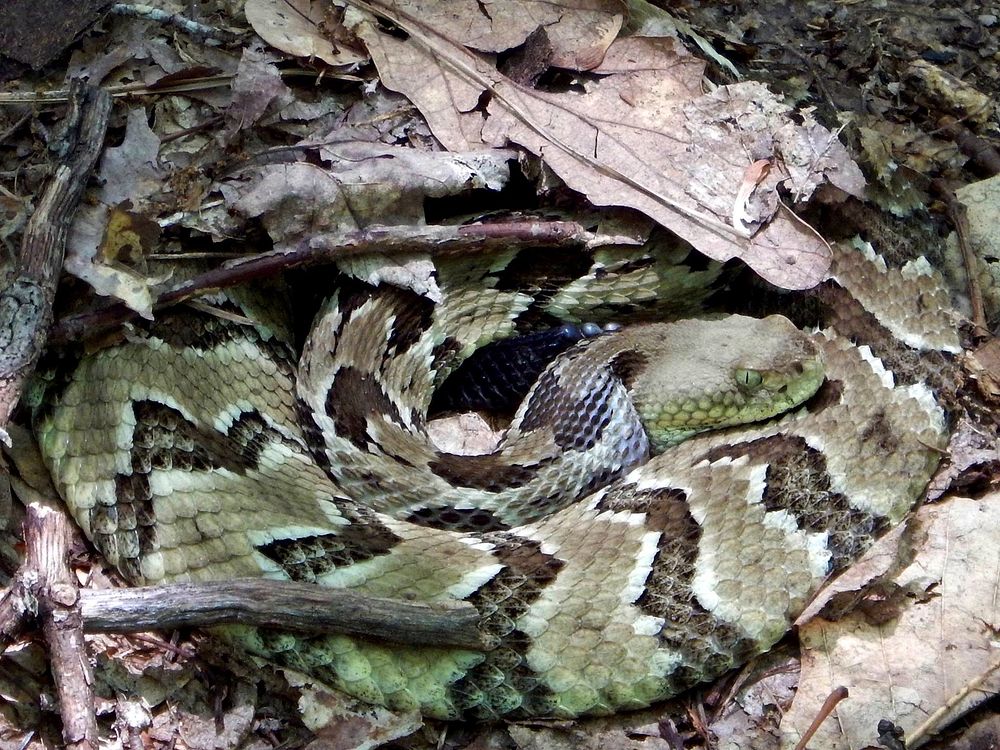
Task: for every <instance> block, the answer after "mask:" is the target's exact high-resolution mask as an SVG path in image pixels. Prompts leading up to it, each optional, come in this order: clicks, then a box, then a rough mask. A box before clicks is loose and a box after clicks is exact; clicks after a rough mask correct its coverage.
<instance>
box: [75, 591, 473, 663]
mask: <svg viewBox="0 0 1000 750" xmlns="http://www.w3.org/2000/svg"><path fill="white" fill-rule="evenodd" d="M80 608H81V612H82V615H83V628H84V630H85V631H86V632H88V633H135V632H142V631H146V630H172V629H174V628H181V627H209V626H212V625H232V624H242V625H254V626H258V627H264V628H273V629H278V630H283V631H287V632H296V633H311V634H316V633H331V632H332V633H346V634H348V635H354V636H360V637H364V638H369V639H375V640H381V641H388V642H390V643H400V644H409V645H423V646H430V645H434V646H455V647H459V648H468V649H474V650H480V649H482V648H483V643H482V640H481V638H480V635H479V631H478V630H477V628H476V626H477V624H478V622H479V612H478V611H477V610H476V608H475V607H474V606H473V605H471V604H469V603H467V602H441V603H438V604H433V605H431V604H420V603H414V602H409V601H404V600H398V599H385V598H382V597H376V596H367V595H363V594H358V593H356V592H353V591H349V590H344V589H331V588H326V587H323V586H317V585H314V584H309V583H295V582H292V581H272V580H266V579H261V578H248V579H236V580H231V581H210V582H205V583H178V584H172V585H165V586H148V587H143V588H127V589H101V590H94V589H84V590H82V591H80Z"/></svg>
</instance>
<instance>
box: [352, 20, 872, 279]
mask: <svg viewBox="0 0 1000 750" xmlns="http://www.w3.org/2000/svg"><path fill="white" fill-rule="evenodd" d="M359 4H360V3H359ZM386 15H390V16H391V15H392V14H391V13H388V12H387V13H386ZM403 28H404V30H406V31H407V32H408V33H409V34H410V38H409V39H408V40H405V41H402V40H399V39H398V38H395V37H391V36H389V35H386V34H383V33H381V32H380V31H378V30H377V29H376V27H375V26H374V25H372V24H370V23H362V24H361V25H360V26H359V27H358V29H357V31H358V34H359V36H360V37H361V38H362V39H363V40H364V41H365V43H366V44H367V45H368V49H369V52H370V53H371V55H372V59H373V61H374V62H375V64H376V66H377V67H378V69H379V74H380V76H381V78H382V81H383V83H384V84H385V85H386V86H388V87H389V88H392V89H394V90H397V91H400V92H401V93H403V94H405V95H406V96H407V97H408V98H409V99H410V100H411V101H412V102H413V103H414V104H415V105H416V106H417V107H418V108H419V109H420V111H421V112H422V114H423V115H424V116H425V117H426V118H427V121H428V124H429V125H430V127H431V130H432V132H433V133H434V135H435V136H436V137H437V138H438V139H439V140H440V141H441V142H442V143H444V145H445V146H446V147H447V148H449V149H452V150H469V149H474V148H482V147H483V145H486V144H488V145H493V146H499V145H504V144H506V143H508V142H514V143H517V144H519V145H521V146H523V147H525V148H527V149H528V150H529V151H531V152H532V153H535V154H537V155H538V156H540V157H541V158H542V159H543V160H544V161H545V162H546V164H548V166H550V167H551V168H552V169H553V170H554V171H555V172H556V173H557V174H558V175H559V176H560V177H561V178H562V179H563V180H564V181H565V182H566V184H567V185H569V186H570V187H571V188H573V189H575V190H578V191H580V192H582V193H584V194H585V195H586V196H587V197H588V199H589V200H590V201H591V202H593V203H594V204H596V205H602V206H608V205H619V206H629V207H632V208H636V209H638V210H640V211H642V212H643V213H645V214H646V215H648V216H650V217H651V218H653V219H655V220H656V221H658V222H659V223H661V224H663V225H664V226H666V227H668V228H669V229H671V230H673V231H674V232H675V233H677V234H678V235H680V236H681V237H682V238H684V239H685V240H687V241H688V242H690V243H691V244H693V245H694V246H695V247H696V248H697V249H698V250H700V251H701V252H703V253H704V254H706V255H708V256H709V257H711V258H715V259H717V260H728V259H729V258H733V257H740V258H742V259H743V260H744V261H746V262H747V263H748V264H749V265H750V266H751V267H753V268H754V269H755V270H756V271H757V272H758V273H760V274H761V275H762V276H764V278H766V279H767V280H769V281H771V282H772V283H775V284H777V285H779V286H782V287H786V288H806V287H810V286H813V285H814V284H816V283H817V282H818V281H820V280H821V279H822V278H823V276H824V275H825V273H826V269H827V266H828V264H829V258H830V251H829V248H828V247H827V245H826V243H825V242H824V241H823V240H822V239H821V238H820V237H819V236H818V235H816V234H815V233H814V232H813V231H812V229H811V228H809V227H808V226H806V225H805V224H803V223H802V222H800V221H799V220H798V219H796V218H795V217H794V216H793V215H792V214H791V212H790V211H788V210H787V209H784V208H783V207H781V206H780V204H779V201H778V199H777V189H778V187H779V186H784V187H786V188H787V189H789V190H790V191H791V192H792V193H793V194H794V195H796V196H797V197H798V198H800V199H803V200H804V199H806V198H808V196H809V195H810V194H811V192H812V190H813V189H814V188H815V187H816V186H817V185H819V184H820V183H821V182H822V181H823V180H825V179H829V180H831V181H833V182H835V184H838V186H840V187H841V188H842V189H846V190H848V191H851V192H858V191H859V190H860V186H861V185H863V180H862V178H861V176H860V172H859V171H858V169H857V166H856V165H855V164H854V163H853V162H852V161H851V160H850V158H849V157H848V156H847V154H846V151H845V150H844V148H843V146H842V145H841V144H840V143H839V142H838V141H837V140H836V138H835V137H834V136H833V135H832V134H830V133H829V131H826V130H825V129H823V128H821V127H820V126H818V125H816V124H815V123H814V122H812V121H811V120H810V119H809V118H808V116H807V115H804V119H805V123H804V124H803V125H801V126H800V125H796V124H794V123H793V122H792V121H791V118H790V115H791V114H792V112H791V110H790V108H788V107H787V106H785V105H783V104H781V103H780V102H778V101H777V99H776V98H775V97H774V96H773V95H772V94H770V92H768V91H767V89H766V88H765V87H763V86H762V85H760V84H753V83H748V84H739V85H736V86H729V87H722V88H719V89H718V90H716V91H715V92H713V93H711V94H702V93H701V76H702V72H703V64H702V63H701V62H700V61H698V60H696V59H694V58H693V57H691V56H690V55H688V54H687V53H686V52H685V51H684V50H683V48H681V47H680V46H679V45H678V44H676V42H675V41H674V40H672V39H665V38H656V39H653V38H622V39H618V40H616V41H615V42H614V43H613V44H612V45H611V47H610V48H609V49H608V51H607V54H606V55H605V58H604V61H603V62H602V63H601V65H599V66H598V67H597V68H595V69H594V72H595V73H599V74H600V75H601V77H600V78H598V79H595V80H592V81H590V80H588V81H579V82H578V83H579V86H578V89H579V90H574V91H569V92H564V93H549V92H542V91H536V90H533V89H526V88H524V87H521V86H518V85H516V84H514V83H512V82H511V81H509V80H507V79H505V78H504V77H503V76H501V75H500V74H499V73H498V72H497V71H496V69H495V68H494V67H493V66H492V65H491V64H489V63H488V62H487V61H485V60H484V59H482V58H480V57H478V56H476V55H474V54H472V53H471V52H469V50H468V49H466V47H465V46H463V42H464V40H455V39H450V38H445V37H443V36H441V35H440V34H437V33H435V32H433V31H431V30H429V29H428V28H425V27H424V26H423V25H413V24H404V25H403ZM487 94H488V100H489V105H488V117H484V113H482V112H481V111H479V110H478V109H477V107H478V106H479V103H480V101H481V99H482V98H483V97H484V95H487ZM779 157H780V158H779ZM761 160H768V161H769V162H770V164H771V169H770V170H768V173H767V175H765V176H764V177H763V179H762V181H761V182H760V184H759V185H755V187H756V189H755V190H754V191H753V192H752V194H751V195H750V196H748V199H747V200H744V199H743V198H741V196H739V195H738V190H739V186H740V185H741V184H742V183H743V181H744V176H745V174H746V172H747V169H748V168H749V167H751V165H753V164H754V163H755V162H759V161H761ZM734 207H739V209H740V217H741V218H742V219H744V221H743V222H740V225H739V226H733V224H732V221H731V217H732V216H733V213H734ZM746 222H749V224H750V226H747V223H746Z"/></svg>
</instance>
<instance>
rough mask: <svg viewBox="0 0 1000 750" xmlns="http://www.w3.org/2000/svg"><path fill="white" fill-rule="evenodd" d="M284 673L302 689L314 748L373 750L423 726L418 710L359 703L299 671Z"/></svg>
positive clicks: (303, 710)
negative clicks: (401, 711) (395, 708)
mask: <svg viewBox="0 0 1000 750" xmlns="http://www.w3.org/2000/svg"><path fill="white" fill-rule="evenodd" d="M283 672H284V674H285V677H286V678H287V679H288V683H289V684H290V685H292V686H293V687H296V688H299V690H300V694H301V697H300V698H299V715H300V716H301V717H302V721H303V723H304V724H305V725H306V726H307V727H309V729H311V730H312V731H313V732H315V733H316V740H315V741H314V742H312V743H310V744H309V745H308V747H309V748H311V749H312V750H374V748H378V747H381V746H382V745H384V744H385V743H387V742H390V741H391V740H395V739H398V738H400V737H406V736H407V735H410V734H413V732H416V731H417V730H418V729H420V727H422V726H423V719H422V718H421V716H420V714H419V713H418V712H416V711H410V712H404V713H393V712H391V711H388V710H386V709H384V708H380V707H376V706H369V705H364V704H358V703H357V702H356V701H352V700H350V699H347V698H345V697H344V695H343V693H337V692H334V691H332V690H330V689H328V688H326V687H324V686H323V685H321V684H319V683H316V682H315V681H313V680H311V679H310V678H308V677H306V676H305V675H302V674H300V673H298V672H294V671H292V670H287V669H286V670H283Z"/></svg>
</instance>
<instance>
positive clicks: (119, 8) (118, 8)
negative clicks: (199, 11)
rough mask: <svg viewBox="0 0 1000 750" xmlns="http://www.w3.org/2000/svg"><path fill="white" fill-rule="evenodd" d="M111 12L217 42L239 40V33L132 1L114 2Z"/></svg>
mask: <svg viewBox="0 0 1000 750" xmlns="http://www.w3.org/2000/svg"><path fill="white" fill-rule="evenodd" d="M111 12H112V13H113V14H115V15H117V16H133V17H135V18H144V19H146V20H149V21H155V22H156V23H162V24H166V25H168V26H173V27H174V28H176V29H180V30H181V31H183V32H184V33H186V34H191V35H192V36H197V37H201V38H203V39H215V40H217V41H219V42H224V43H227V44H228V43H232V42H237V41H239V38H240V37H239V35H238V34H234V33H233V32H231V31H226V30H225V29H218V28H216V27H214V26H207V25H206V24H203V23H198V22H197V21H192V20H191V19H190V18H186V17H185V16H182V15H181V14H180V13H170V12H168V11H165V10H160V9H159V8H154V7H153V6H151V5H139V4H133V3H115V4H114V5H112V6H111Z"/></svg>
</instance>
